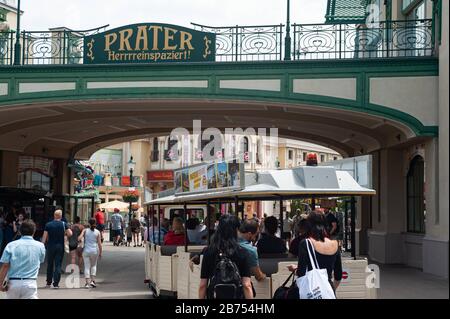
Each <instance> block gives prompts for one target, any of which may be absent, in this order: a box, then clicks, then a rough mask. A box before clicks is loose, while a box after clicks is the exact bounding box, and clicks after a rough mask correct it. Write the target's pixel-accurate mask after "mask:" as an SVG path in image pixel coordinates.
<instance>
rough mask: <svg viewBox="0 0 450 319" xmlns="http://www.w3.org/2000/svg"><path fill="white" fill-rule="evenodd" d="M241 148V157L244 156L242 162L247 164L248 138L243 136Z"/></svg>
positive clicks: (248, 155)
mask: <svg viewBox="0 0 450 319" xmlns="http://www.w3.org/2000/svg"><path fill="white" fill-rule="evenodd" d="M242 147H243V150H242V151H243V155H244V161H245V162H246V163H248V161H249V157H250V154H249V152H248V150H249V146H248V137H247V136H244V137H243V141H242Z"/></svg>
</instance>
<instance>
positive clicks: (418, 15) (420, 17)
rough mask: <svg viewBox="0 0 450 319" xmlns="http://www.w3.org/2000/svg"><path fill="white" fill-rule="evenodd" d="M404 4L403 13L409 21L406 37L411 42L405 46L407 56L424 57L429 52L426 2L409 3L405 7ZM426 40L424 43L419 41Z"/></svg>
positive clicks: (407, 42)
mask: <svg viewBox="0 0 450 319" xmlns="http://www.w3.org/2000/svg"><path fill="white" fill-rule="evenodd" d="M405 2H408V1H404V2H403V5H404V6H403V8H404V11H403V13H404V14H405V16H406V20H407V21H408V22H407V24H406V32H407V34H406V37H407V38H408V39H409V41H406V42H405V44H404V45H403V46H404V49H405V55H407V56H423V55H425V54H426V53H427V52H426V51H427V45H426V44H425V42H426V41H427V39H426V37H427V35H426V33H427V28H428V26H427V25H426V21H425V19H426V18H427V12H426V7H427V4H426V1H424V0H422V1H420V0H419V1H409V4H408V5H405ZM423 37H425V38H424V40H423V41H425V42H423V41H419V39H421V38H423Z"/></svg>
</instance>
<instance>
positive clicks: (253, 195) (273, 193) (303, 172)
mask: <svg viewBox="0 0 450 319" xmlns="http://www.w3.org/2000/svg"><path fill="white" fill-rule="evenodd" d="M161 195H163V196H161ZM364 195H375V190H373V189H368V188H364V187H362V186H360V185H359V184H358V183H357V182H356V180H355V179H354V178H353V177H352V176H351V175H350V174H349V173H348V172H346V171H339V170H336V169H335V168H334V167H326V166H302V167H297V168H293V169H287V170H268V171H257V172H250V173H248V172H246V173H245V187H244V189H241V190H224V191H214V192H202V193H191V194H186V195H183V194H177V195H175V194H174V191H173V190H169V191H166V192H164V194H160V196H159V198H157V199H154V200H151V201H149V202H146V203H145V205H158V204H160V205H167V204H175V203H178V204H180V203H191V204H193V203H196V202H205V201H232V200H236V199H239V200H249V201H251V200H278V199H280V198H284V199H293V198H302V197H343V196H364Z"/></svg>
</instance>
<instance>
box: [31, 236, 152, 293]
mask: <svg viewBox="0 0 450 319" xmlns="http://www.w3.org/2000/svg"><path fill="white" fill-rule="evenodd" d="M103 249H104V251H103V257H102V259H101V260H100V261H99V264H98V266H97V280H96V282H97V285H98V286H97V288H91V289H86V288H84V284H85V281H84V277H83V276H82V277H81V280H80V287H81V288H75V289H70V288H67V287H66V279H67V278H68V275H62V277H61V283H60V288H59V289H49V288H44V287H45V284H46V281H45V279H46V275H45V273H46V270H47V266H46V264H44V265H42V267H41V271H40V274H39V280H38V287H39V291H38V293H39V298H41V299H109V298H117V299H127V298H132V299H150V298H152V295H151V293H150V289H149V288H148V286H147V285H146V284H144V255H145V250H144V248H143V247H122V246H121V247H115V246H112V243H110V242H105V243H104V246H103ZM67 261H68V260H67V256H66V257H64V265H65V264H66V262H67ZM68 284H70V280H69V282H68Z"/></svg>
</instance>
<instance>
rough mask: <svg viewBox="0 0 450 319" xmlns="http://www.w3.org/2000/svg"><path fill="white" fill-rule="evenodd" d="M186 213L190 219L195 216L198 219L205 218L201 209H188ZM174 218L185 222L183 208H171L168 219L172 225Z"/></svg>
mask: <svg viewBox="0 0 450 319" xmlns="http://www.w3.org/2000/svg"><path fill="white" fill-rule="evenodd" d="M187 213H188V214H189V216H190V218H192V217H194V216H195V217H197V218H198V219H200V220H203V219H204V217H205V216H204V215H205V214H204V212H203V209H201V208H190V209H189V208H188V209H187ZM175 217H180V218H181V219H182V220H183V222H185V221H186V215H185V213H184V209H183V208H171V209H170V217H169V218H170V223H172V220H173V219H174V218H175Z"/></svg>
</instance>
